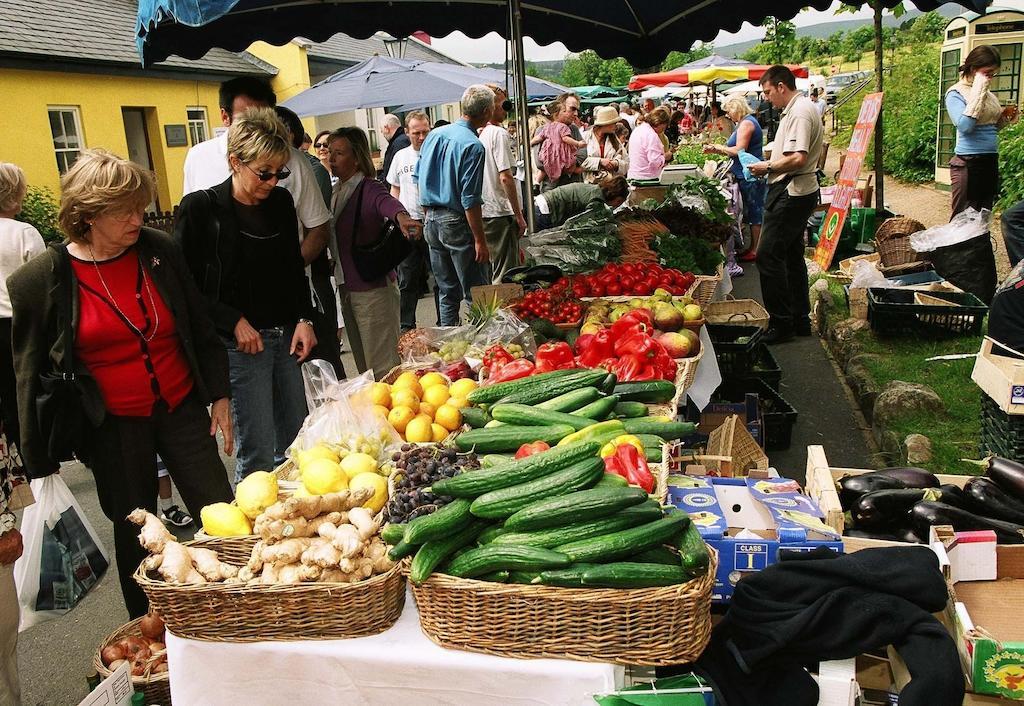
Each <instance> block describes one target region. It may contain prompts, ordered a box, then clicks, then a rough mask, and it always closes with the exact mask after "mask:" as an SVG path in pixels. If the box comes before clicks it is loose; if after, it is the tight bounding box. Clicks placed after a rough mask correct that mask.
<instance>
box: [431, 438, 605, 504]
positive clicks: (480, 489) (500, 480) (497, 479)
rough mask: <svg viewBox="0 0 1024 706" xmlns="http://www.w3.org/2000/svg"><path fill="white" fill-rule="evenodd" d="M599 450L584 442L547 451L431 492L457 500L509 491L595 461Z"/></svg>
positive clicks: (444, 484)
mask: <svg viewBox="0 0 1024 706" xmlns="http://www.w3.org/2000/svg"><path fill="white" fill-rule="evenodd" d="M517 448H518V447H517ZM600 448H601V447H600V446H599V445H598V444H597V443H582V444H574V445H571V446H560V447H557V448H553V449H548V450H547V451H541V452H540V453H538V454H533V455H532V456H527V457H526V458H521V459H519V460H518V461H512V462H510V463H503V464H501V465H499V466H493V467H491V468H480V469H477V470H474V471H467V472H465V473H460V474H459V475H457V476H453V477H451V478H444V479H442V480H439V481H437V482H436V483H434V484H433V486H432V487H431V492H432V493H434V494H435V495H450V496H453V497H456V498H475V497H477V496H479V495H483V494H484V493H487V492H490V491H492V490H498V489H500V488H508V487H509V486H513V485H518V484H519V483H525V482H526V481H530V480H533V479H534V478H540V477H541V476H544V475H547V474H549V473H554V472H555V471H558V470H561V469H563V468H567V467H569V466H571V465H572V464H574V463H576V462H577V461H582V460H583V459H585V458H593V457H594V456H597V452H598V451H599V450H600Z"/></svg>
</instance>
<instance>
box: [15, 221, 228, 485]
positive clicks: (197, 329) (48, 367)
mask: <svg viewBox="0 0 1024 706" xmlns="http://www.w3.org/2000/svg"><path fill="white" fill-rule="evenodd" d="M135 247H136V248H137V249H138V252H139V256H140V257H141V260H142V264H143V266H144V267H146V270H147V272H148V274H149V276H150V277H151V278H152V281H153V284H154V286H155V287H156V289H157V291H158V292H159V293H160V296H161V297H163V300H164V302H165V303H166V304H167V307H168V308H169V309H170V310H171V313H172V314H174V322H175V326H176V327H177V330H178V336H179V338H181V345H182V350H183V351H184V353H185V357H186V359H187V360H188V364H189V368H190V369H191V371H192V379H193V382H194V385H195V387H194V390H195V392H196V393H197V394H198V395H199V397H200V399H201V400H203V402H204V403H207V404H208V403H210V402H212V401H213V400H217V399H221V398H223V397H229V396H230V391H231V384H230V381H229V377H228V354H227V350H226V349H225V348H224V344H223V343H222V342H221V340H220V337H219V336H218V335H217V331H216V330H215V329H214V326H213V322H212V321H211V320H210V317H209V315H208V314H207V309H206V304H205V302H204V301H203V298H202V296H201V295H200V294H199V290H198V289H196V286H195V282H194V281H193V279H192V277H191V275H190V273H189V271H188V268H187V267H186V265H185V260H184V258H183V257H182V254H181V250H180V249H179V248H178V247H177V245H176V244H175V243H174V241H173V240H172V239H171V237H170V236H169V235H167V234H166V233H164V232H162V231H159V230H154V229H152V228H143V229H142V232H141V233H140V234H139V240H138V243H137V244H136V246H135ZM67 257H68V254H67V250H65V249H64V248H63V247H58V246H54V245H51V246H50V247H49V248H47V250H46V252H45V253H42V254H41V255H39V256H37V257H35V258H33V259H32V260H30V261H29V262H27V263H25V264H24V265H22V266H21V267H19V268H18V269H17V270H15V272H14V274H12V275H11V276H10V277H8V278H7V289H8V291H9V292H10V295H11V306H12V308H13V311H14V314H13V317H12V322H11V325H12V332H11V347H12V349H13V353H14V371H15V375H16V376H17V380H18V419H19V420H20V422H21V455H22V459H23V460H24V461H25V468H26V470H27V471H28V473H29V474H30V475H31V476H33V477H36V478H38V477H41V476H44V475H49V474H50V473H53V472H54V471H56V470H57V469H58V468H59V466H60V464H59V459H52V458H49V454H48V452H47V448H46V439H44V438H42V434H41V432H40V429H39V424H38V420H37V418H36V398H37V397H38V396H39V394H40V392H41V386H40V382H39V376H40V375H41V374H44V373H50V372H53V371H56V370H60V368H61V367H62V366H63V364H64V357H65V356H66V355H68V354H69V353H73V345H74V342H73V341H68V340H66V337H65V335H64V330H65V328H66V322H65V320H64V317H63V316H62V315H61V313H60V310H61V303H62V301H66V300H64V299H63V298H64V297H70V299H71V312H72V313H71V317H72V322H71V330H72V331H76V330H77V327H78V311H79V310H78V280H77V279H76V278H75V276H74V271H73V270H72V273H71V280H70V281H67V279H66V277H64V276H63V272H65V259H66V258H67ZM74 368H75V371H76V373H77V374H78V375H79V376H80V377H81V379H82V382H83V383H84V384H79V386H78V389H79V391H80V394H81V395H82V397H83V400H82V401H83V406H84V407H85V409H86V410H87V411H90V410H91V411H93V412H94V413H93V414H92V415H90V416H92V417H93V418H92V420H91V421H92V422H93V423H94V424H95V423H98V421H99V420H98V419H96V416H99V417H100V419H102V415H103V414H104V409H103V400H102V398H101V397H100V394H99V388H98V387H97V386H96V384H95V381H94V380H93V379H92V377H91V376H90V375H89V372H88V370H87V369H86V368H85V366H84V364H83V363H82V362H81V361H80V360H77V359H76V360H74ZM96 410H98V414H96V413H95V412H96Z"/></svg>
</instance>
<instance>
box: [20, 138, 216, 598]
mask: <svg viewBox="0 0 1024 706" xmlns="http://www.w3.org/2000/svg"><path fill="white" fill-rule="evenodd" d="M61 189H62V197H61V209H60V223H61V227H62V229H63V230H64V233H65V234H66V235H67V237H68V241H69V242H68V243H66V244H61V245H58V246H54V247H51V248H50V249H48V250H47V252H46V253H44V254H43V255H40V256H39V257H37V258H35V259H34V260H31V261H30V262H29V263H28V264H26V265H23V266H22V267H21V268H19V269H18V270H17V271H16V272H15V273H14V274H13V275H12V276H11V278H10V279H9V280H8V289H9V291H10V294H11V302H12V305H13V310H14V316H13V349H14V351H13V352H14V359H15V369H16V372H17V376H18V407H19V417H20V419H21V424H22V455H23V457H24V459H25V463H26V467H27V469H28V472H29V474H30V475H32V476H33V477H39V476H44V475H47V474H48V473H52V472H54V471H56V470H57V469H58V463H59V461H61V460H64V459H60V458H52V457H51V449H50V446H49V444H48V443H47V440H48V439H50V438H51V430H50V429H44V428H41V427H42V426H43V421H42V420H41V419H40V418H39V417H38V416H37V414H36V411H35V404H36V399H37V397H39V395H40V392H41V385H40V382H39V379H40V375H44V374H50V373H52V371H53V370H54V367H55V366H58V365H63V360H64V358H65V357H66V356H69V355H70V356H71V358H72V361H73V365H74V369H75V374H76V378H77V382H76V384H77V386H78V389H79V392H80V394H81V395H82V397H83V407H84V408H85V409H86V410H94V411H95V410H99V412H98V414H95V413H94V414H93V416H94V417H99V418H98V419H92V420H91V421H93V422H94V423H97V422H98V425H97V428H96V429H95V430H91V431H90V433H89V436H90V437H91V438H90V442H91V443H90V446H89V448H87V449H84V448H82V449H76V450H75V451H76V453H77V454H78V456H79V458H83V457H85V458H88V460H89V465H90V467H91V468H92V471H93V474H94V476H95V478H96V491H97V494H98V495H99V499H100V505H101V506H102V508H103V512H104V514H106V515H107V517H108V518H110V520H111V521H112V522H113V523H114V544H115V550H116V555H117V567H118V572H119V574H120V579H121V590H122V592H123V593H124V597H125V603H126V604H127V607H128V612H129V613H130V614H131V616H132V617H138V616H140V615H142V614H144V613H145V612H146V610H147V601H146V597H145V595H144V594H143V593H142V591H141V590H140V589H139V587H138V585H137V584H136V583H135V582H134V581H133V580H132V578H131V576H132V573H133V572H134V571H135V569H136V568H137V567H138V565H139V562H140V561H141V560H142V559H143V557H144V555H145V551H144V550H143V549H142V548H141V547H140V546H139V542H138V527H136V526H134V525H132V524H131V523H129V522H128V521H127V519H126V517H127V515H128V513H130V512H131V511H132V510H133V509H135V508H137V507H142V508H146V509H148V510H149V511H150V512H153V513H155V512H156V509H157V508H156V498H157V473H156V457H157V454H158V453H159V454H160V456H161V457H162V458H163V460H164V462H165V463H166V465H167V469H168V471H169V472H170V475H171V478H173V479H174V482H175V485H177V487H178V490H179V492H180V493H181V496H182V499H183V500H184V502H185V505H186V506H187V507H188V509H189V512H191V513H192V515H194V516H198V513H199V511H200V509H201V508H202V507H203V506H204V505H207V504H209V503H214V502H220V501H230V500H231V497H232V494H231V486H230V485H229V483H228V480H227V474H226V471H225V469H224V465H223V463H222V462H221V460H220V455H219V454H218V453H217V444H216V440H215V438H214V437H215V435H216V433H217V431H218V430H219V431H221V432H223V435H224V451H225V453H231V450H232V446H233V438H232V427H231V416H230V412H229V407H228V405H229V400H228V396H229V381H228V360H227V352H226V350H225V348H224V344H223V343H222V342H221V341H220V338H219V337H218V336H217V333H216V330H215V329H214V326H213V322H212V321H211V319H210V317H209V315H208V314H207V312H206V306H205V302H204V301H203V298H202V295H201V294H200V293H199V291H198V289H197V288H196V285H195V283H194V282H193V280H192V277H191V276H190V274H189V272H188V269H187V268H186V266H185V261H184V258H183V257H182V254H181V251H180V250H179V249H178V247H177V245H176V244H175V243H174V241H173V240H172V239H171V238H170V236H168V235H167V234H165V233H161V232H160V231H156V230H152V229H150V228H143V227H142V214H143V210H144V209H145V207H146V205H147V204H148V203H150V202H151V201H152V199H153V195H154V191H155V184H154V181H153V175H152V174H151V173H150V172H147V171H144V170H143V169H142V168H141V167H139V166H138V165H136V164H134V163H132V162H129V161H127V160H123V159H120V158H119V157H117V156H115V155H113V154H110V153H109V152H106V151H103V150H88V151H85V152H83V153H82V155H81V156H80V157H79V158H78V161H77V162H75V165H74V166H73V167H72V168H71V169H70V170H69V171H68V172H67V174H65V176H64V178H63V180H62V183H61ZM63 307H69V308H70V311H71V317H72V322H73V326H74V332H73V335H74V341H73V345H71V346H68V342H67V341H66V340H65V338H66V337H65V336H63V335H62V334H63V327H64V322H65V319H64V317H62V316H61V315H60V313H59V312H60V310H61V309H62V308H63ZM51 360H52V362H51ZM58 361H60V362H59V363H58ZM58 369H60V368H59V367H58ZM210 403H212V408H211V411H210V412H209V413H208V412H207V410H206V406H207V405H208V404H210ZM60 423H61V420H57V421H56V422H54V424H57V425H59V424H60Z"/></svg>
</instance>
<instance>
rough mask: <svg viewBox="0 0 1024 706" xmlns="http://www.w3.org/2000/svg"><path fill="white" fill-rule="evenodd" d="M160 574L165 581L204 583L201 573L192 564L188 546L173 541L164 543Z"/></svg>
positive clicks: (179, 583)
mask: <svg viewBox="0 0 1024 706" xmlns="http://www.w3.org/2000/svg"><path fill="white" fill-rule="evenodd" d="M160 575H161V576H162V577H163V578H164V581H166V582H167V583H173V584H178V585H181V584H202V583H206V579H205V578H204V577H203V575H202V574H201V573H199V572H198V571H196V570H195V568H194V567H193V566H192V555H191V554H189V551H188V548H187V547H185V546H184V545H182V544H179V543H178V542H175V541H170V542H167V544H165V545H164V551H163V561H161V562H160Z"/></svg>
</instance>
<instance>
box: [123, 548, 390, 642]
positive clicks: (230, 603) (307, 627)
mask: <svg viewBox="0 0 1024 706" xmlns="http://www.w3.org/2000/svg"><path fill="white" fill-rule="evenodd" d="M255 543H256V537H242V538H235V537H229V538H222V537H217V538H211V539H206V540H200V541H192V542H188V543H187V546H197V547H204V548H206V549H213V550H214V551H216V552H217V553H218V554H220V558H221V561H223V562H226V563H228V564H235V565H236V566H244V565H245V563H246V562H247V561H248V560H249V555H250V554H251V553H252V547H253V545H254V544H255ZM134 578H135V581H136V582H137V583H138V584H139V586H141V587H142V590H143V591H145V592H146V597H147V598H149V604H150V606H152V608H153V609H154V610H155V611H157V612H158V613H159V614H160V616H161V617H162V618H163V619H164V623H166V625H167V629H168V630H170V631H171V632H173V633H174V634H175V635H178V636H180V637H186V638H189V639H192V640H208V641H211V642H260V641H263V640H275V641H282V642H284V641H291V640H337V639H343V638H349V637H365V636H367V635H376V634H377V633H381V632H384V631H385V630H387V629H388V628H389V627H391V626H392V625H393V624H394V623H395V621H396V620H398V616H399V615H401V613H402V606H403V605H404V604H405V576H404V575H403V574H402V571H401V568H400V566H399V565H397V564H396V565H395V567H394V568H393V569H391V570H390V571H388V572H386V573H383V574H380V575H378V576H374V577H372V578H369V579H367V580H365V581H360V582H358V583H297V584H287V585H285V584H271V585H262V584H257V585H253V586H249V585H246V584H224V583H208V584H200V585H197V586H173V585H171V584H169V583H167V582H165V581H162V580H158V579H152V578H150V577H149V576H148V575H147V574H146V572H145V571H144V570H143V569H142V567H141V566H139V568H138V569H136V571H135V575H134Z"/></svg>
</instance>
